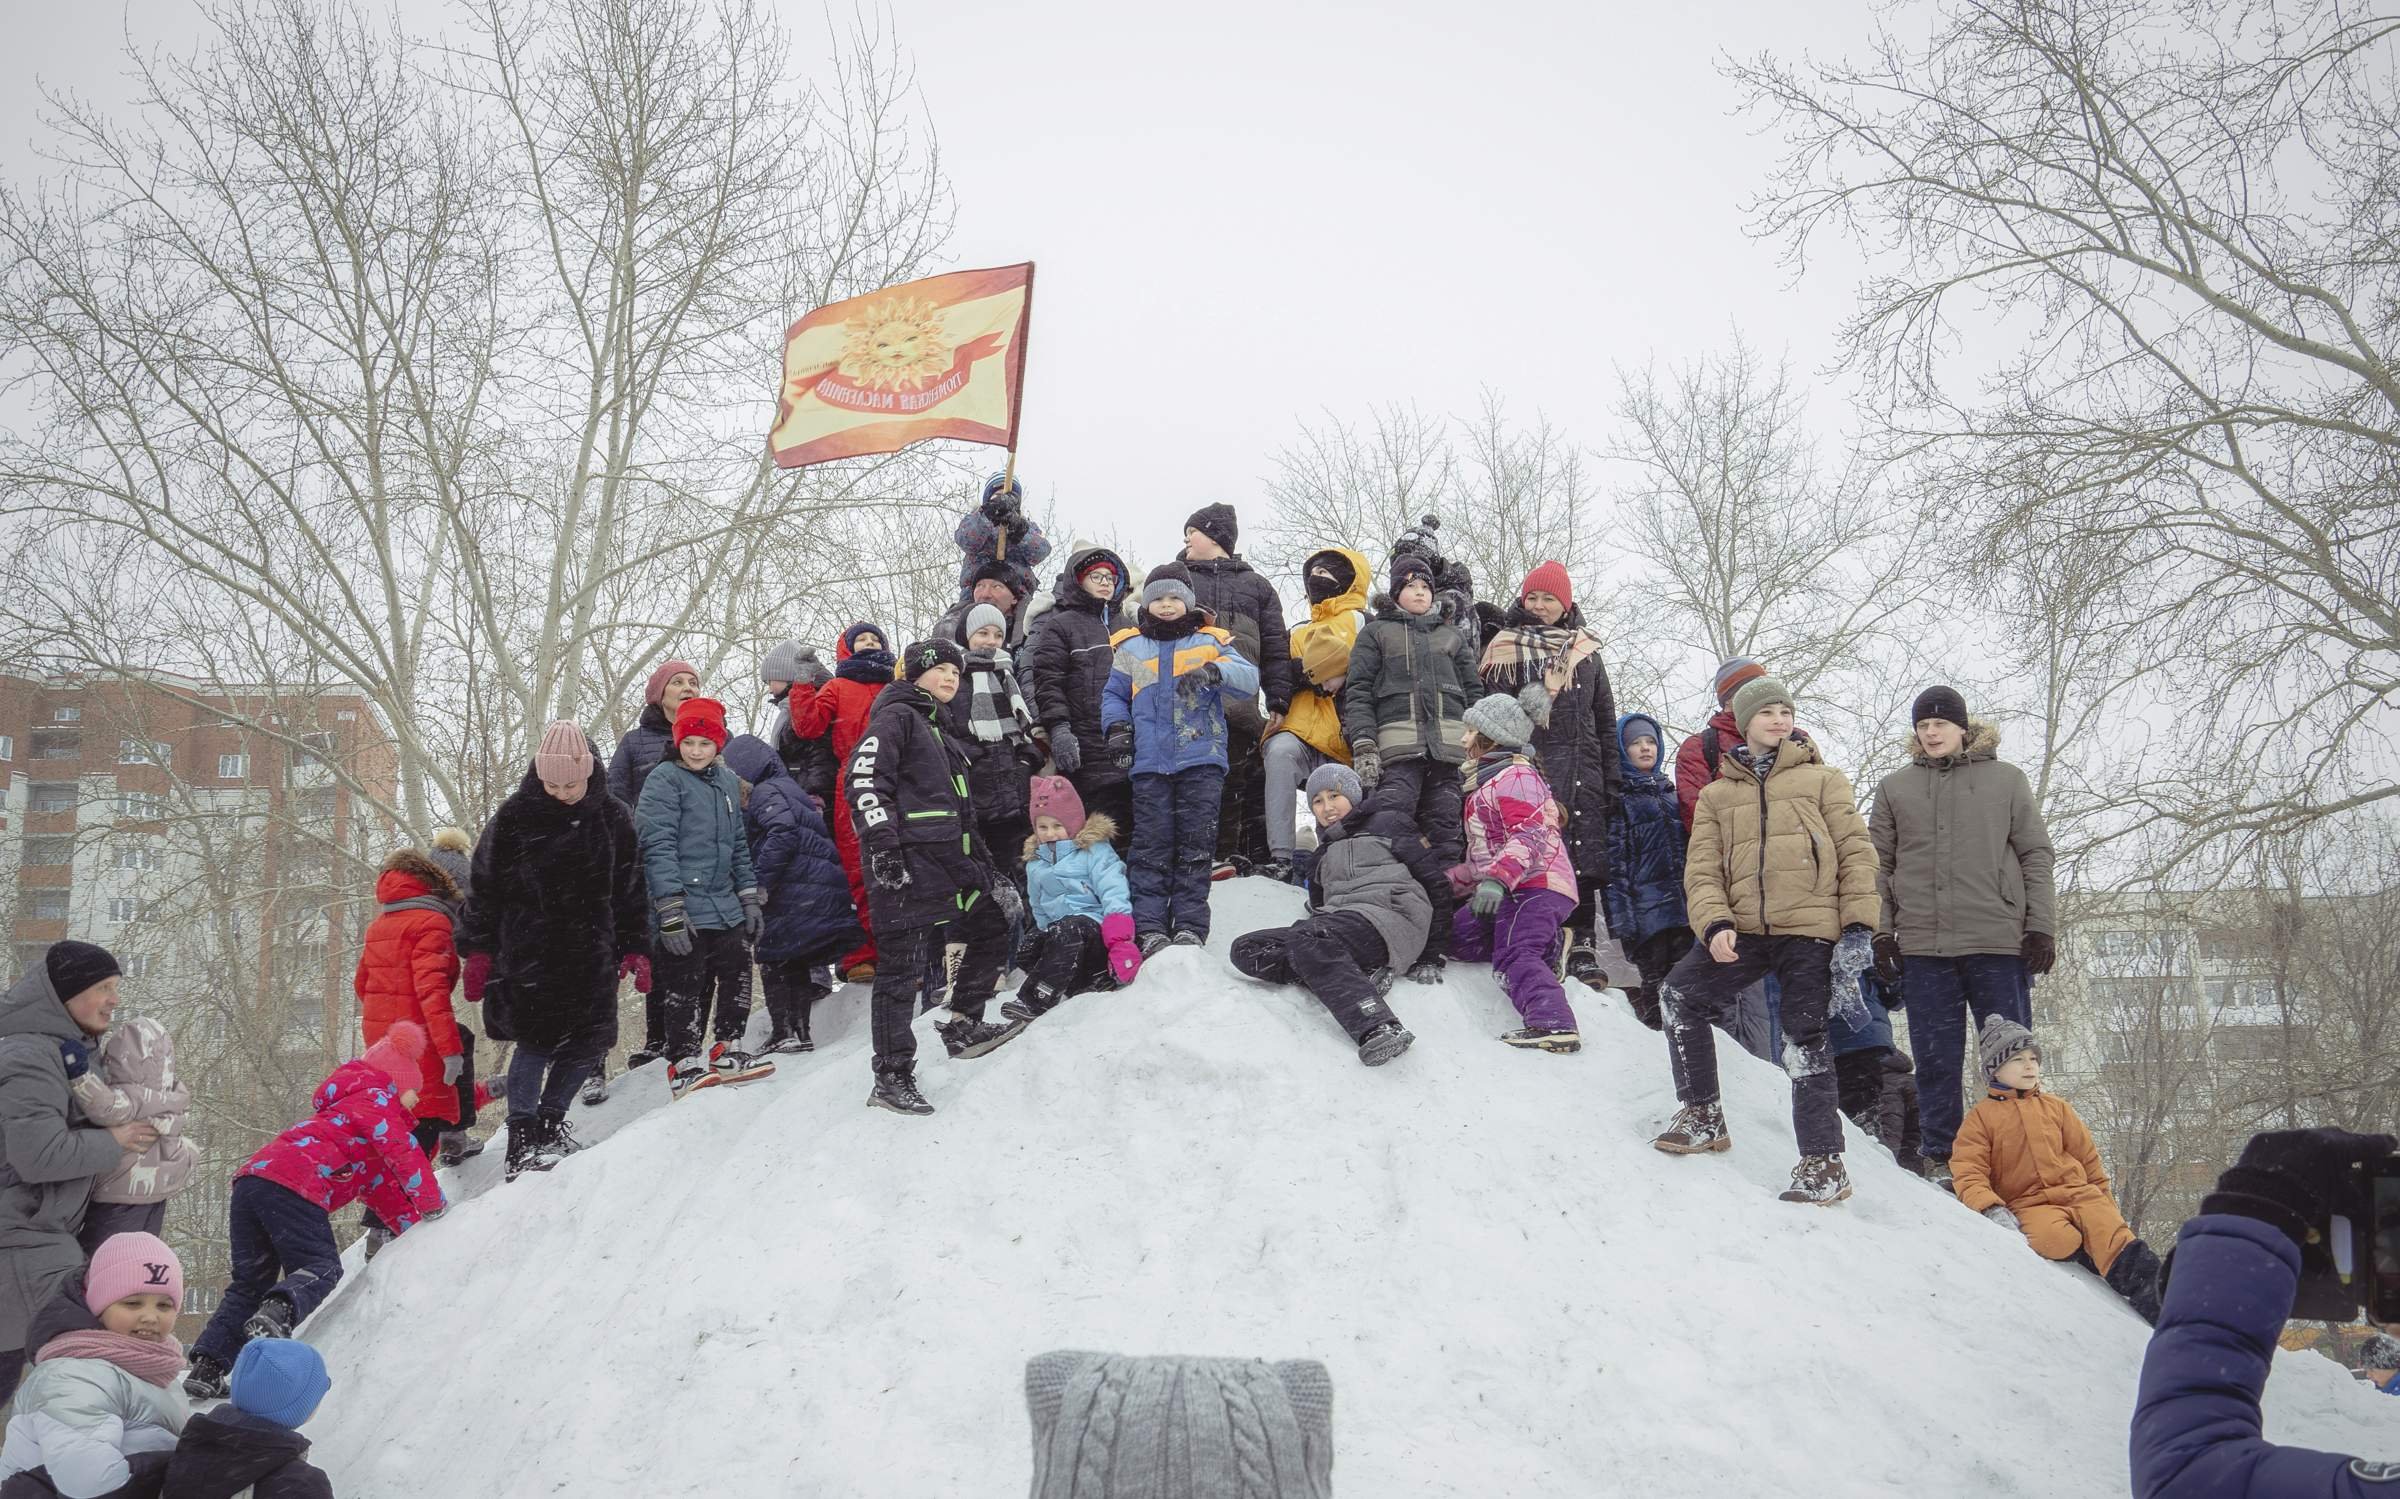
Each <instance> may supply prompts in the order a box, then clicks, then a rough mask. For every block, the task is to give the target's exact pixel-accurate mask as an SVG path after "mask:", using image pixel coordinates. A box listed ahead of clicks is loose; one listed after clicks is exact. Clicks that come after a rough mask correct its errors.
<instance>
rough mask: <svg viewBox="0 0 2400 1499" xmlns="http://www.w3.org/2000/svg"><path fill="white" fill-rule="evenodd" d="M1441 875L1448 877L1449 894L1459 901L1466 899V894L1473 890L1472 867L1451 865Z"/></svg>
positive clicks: (1473, 873)
mask: <svg viewBox="0 0 2400 1499" xmlns="http://www.w3.org/2000/svg"><path fill="white" fill-rule="evenodd" d="M1442 873H1444V874H1446V875H1448V876H1449V877H1450V893H1451V894H1452V895H1454V896H1457V897H1458V898H1459V899H1460V900H1464V899H1466V898H1467V892H1469V891H1471V890H1473V889H1474V888H1475V884H1476V880H1475V869H1474V866H1472V865H1469V864H1453V865H1451V866H1450V867H1449V868H1448V869H1445V870H1443V871H1442Z"/></svg>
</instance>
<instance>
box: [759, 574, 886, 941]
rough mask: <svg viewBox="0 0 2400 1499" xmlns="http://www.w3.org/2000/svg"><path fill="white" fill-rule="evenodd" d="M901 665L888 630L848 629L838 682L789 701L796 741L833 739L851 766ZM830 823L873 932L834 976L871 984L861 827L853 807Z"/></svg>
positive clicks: (830, 813)
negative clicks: (882, 695) (878, 696)
mask: <svg viewBox="0 0 2400 1499" xmlns="http://www.w3.org/2000/svg"><path fill="white" fill-rule="evenodd" d="M898 664H899V657H898V656H896V655H894V654H893V652H892V648H891V645H890V644H889V642H887V641H886V640H885V639H884V635H883V631H881V630H879V629H877V628H876V627H875V626H873V625H872V624H869V623H867V622H866V621H865V620H861V621H859V622H858V623H857V624H854V625H852V626H851V627H850V628H849V629H847V630H844V631H843V632H842V643H841V645H840V646H839V647H838V648H837V649H836V650H835V651H834V668H833V680H832V681H830V682H827V683H826V684H824V685H823V686H822V687H812V686H810V685H809V684H808V683H806V682H795V683H793V684H792V691H791V696H790V697H788V698H786V699H785V700H784V706H785V708H786V709H787V710H788V711H789V712H790V714H791V721H792V735H793V737H794V738H798V739H824V740H827V741H828V742H830V743H831V744H832V745H833V761H834V763H835V764H836V765H847V764H849V763H850V752H851V751H852V750H854V749H857V748H858V741H859V740H861V739H863V738H865V737H866V733H867V716H868V715H869V714H870V713H872V712H874V711H875V697H876V694H878V693H880V692H882V691H883V689H884V688H885V687H886V686H888V685H890V683H891V680H892V676H893V672H894V669H895V668H896V667H897V666H898ZM825 820H826V821H827V822H830V823H832V824H833V847H834V851H835V852H837V853H839V854H840V855H841V856H842V873H844V874H846V875H848V876H849V877H850V899H851V902H852V903H853V904H855V905H856V906H857V907H858V924H859V925H860V926H861V927H864V928H865V929H866V932H867V937H866V940H865V941H864V942H861V943H860V944H859V945H858V946H857V947H855V948H853V949H852V950H851V951H850V952H848V953H846V954H844V955H843V956H842V958H841V959H840V960H839V961H838V962H836V963H835V964H834V965H833V971H834V972H835V973H836V974H837V975H839V976H840V977H841V978H842V979H843V980H845V981H849V982H856V981H858V980H861V979H870V978H873V977H874V976H875V928H874V924H873V922H871V921H870V920H869V919H868V916H867V873H866V865H865V864H864V863H862V862H861V861H860V858H859V850H858V828H857V827H856V825H855V824H854V823H853V822H852V821H851V817H850V809H849V808H847V807H827V808H826V809H825Z"/></svg>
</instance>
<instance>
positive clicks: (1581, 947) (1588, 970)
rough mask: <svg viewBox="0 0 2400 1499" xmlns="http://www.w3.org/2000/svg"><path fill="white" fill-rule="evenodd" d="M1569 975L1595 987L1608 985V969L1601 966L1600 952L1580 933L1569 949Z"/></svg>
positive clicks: (1600, 987)
mask: <svg viewBox="0 0 2400 1499" xmlns="http://www.w3.org/2000/svg"><path fill="white" fill-rule="evenodd" d="M1567 977H1568V978H1571V979H1573V980H1575V982H1577V983H1579V984H1586V985H1589V986H1590V987H1592V988H1594V989H1605V988H1607V987H1608V970H1607V969H1605V968H1602V967H1601V966H1600V954H1599V953H1597V952H1595V951H1593V950H1592V946H1591V943H1590V942H1589V941H1587V940H1585V939H1584V938H1582V937H1581V936H1580V935H1579V936H1578V937H1577V939H1576V942H1575V945H1574V946H1573V947H1570V948H1568V949H1567Z"/></svg>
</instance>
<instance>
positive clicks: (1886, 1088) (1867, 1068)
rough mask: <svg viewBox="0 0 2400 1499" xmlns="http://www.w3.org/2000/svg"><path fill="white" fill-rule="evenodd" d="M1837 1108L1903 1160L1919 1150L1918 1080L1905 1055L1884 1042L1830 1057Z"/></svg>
mask: <svg viewBox="0 0 2400 1499" xmlns="http://www.w3.org/2000/svg"><path fill="white" fill-rule="evenodd" d="M1833 1075H1834V1077H1835V1079H1836V1080H1837V1086H1838V1087H1839V1089H1840V1093H1841V1100H1842V1112H1843V1113H1845V1114H1847V1115H1849V1116H1850V1118H1851V1121H1852V1122H1853V1123H1855V1124H1856V1125H1857V1126H1858V1127H1859V1128H1860V1129H1863V1130H1865V1131H1866V1132H1867V1133H1868V1134H1870V1135H1872V1136H1874V1137H1875V1139H1876V1141H1877V1143H1879V1144H1881V1145H1882V1146H1883V1147H1884V1148H1885V1149H1887V1150H1889V1151H1890V1152H1891V1153H1892V1154H1893V1156H1895V1157H1896V1158H1898V1159H1899V1160H1900V1161H1901V1163H1902V1164H1904V1165H1906V1164H1908V1163H1910V1162H1911V1161H1913V1160H1914V1159H1915V1158H1916V1157H1917V1156H1918V1155H1919V1154H1920V1153H1921V1151H1922V1148H1923V1145H1924V1135H1923V1130H1922V1127H1921V1125H1920V1124H1919V1121H1918V1117H1917V1079H1916V1076H1915V1073H1914V1071H1913V1069H1911V1068H1910V1066H1909V1062H1908V1058H1907V1057H1904V1056H1902V1055H1901V1054H1900V1053H1899V1052H1898V1051H1896V1050H1894V1049H1893V1048H1891V1047H1889V1046H1870V1047H1868V1048H1866V1049H1865V1050H1863V1051H1848V1052H1844V1053H1842V1054H1841V1055H1840V1056H1838V1057H1835V1058H1834V1059H1833Z"/></svg>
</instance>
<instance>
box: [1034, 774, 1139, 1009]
mask: <svg viewBox="0 0 2400 1499" xmlns="http://www.w3.org/2000/svg"><path fill="white" fill-rule="evenodd" d="M1031 796H1032V806H1033V832H1032V833H1031V834H1030V835H1029V836H1028V837H1027V838H1026V840H1025V896H1026V911H1027V914H1028V915H1030V916H1031V917H1032V919H1033V922H1034V925H1035V927H1036V929H1037V930H1036V933H1035V936H1034V939H1033V943H1032V946H1031V948H1030V950H1029V951H1028V952H1027V953H1026V955H1025V962H1024V968H1025V982H1024V983H1023V984H1022V985H1021V986H1019V988H1018V990H1017V997H1016V998H1014V999H1012V1000H1010V1001H1008V1003H1006V1004H1004V1005H1002V1006H1001V1007H1000V1013H1001V1014H1002V1015H1004V1016H1006V1017H1008V1018H1009V1019H1011V1020H1033V1019H1037V1018H1039V1017H1040V1016H1042V1015H1045V1014H1048V1013H1049V1012H1050V1011H1051V1010H1053V1009H1055V1008H1056V1007H1057V1005H1058V1002H1059V1001H1060V1000H1062V999H1067V998H1070V997H1072V996H1074V995H1077V994H1082V993H1085V992H1087V991H1089V990H1092V989H1098V988H1101V987H1103V986H1105V987H1109V988H1118V987H1122V986H1123V985H1126V984H1129V983H1131V982H1133V976H1134V975H1135V974H1136V973H1138V972H1140V971H1141V967H1142V953H1141V949H1140V948H1139V947H1138V946H1136V945H1135V943H1134V940H1133V895H1132V892H1131V891H1130V889H1129V888H1128V887H1127V885H1126V881H1125V861H1124V860H1123V859H1120V858H1118V857H1117V851H1116V849H1115V848H1114V847H1113V846H1111V844H1110V841H1109V840H1111V839H1113V838H1114V837H1116V835H1117V825H1116V824H1115V823H1114V822H1112V821H1111V820H1109V819H1108V818H1107V817H1106V816H1103V815H1100V814H1098V813H1094V814H1092V815H1090V816H1088V817H1087V816H1086V815H1084V810H1083V801H1082V799H1081V798H1080V797H1078V796H1076V794H1075V787H1074V784H1073V783H1072V782H1070V781H1068V780H1067V779H1066V777H1064V776H1036V777H1034V779H1033V786H1032V789H1031Z"/></svg>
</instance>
